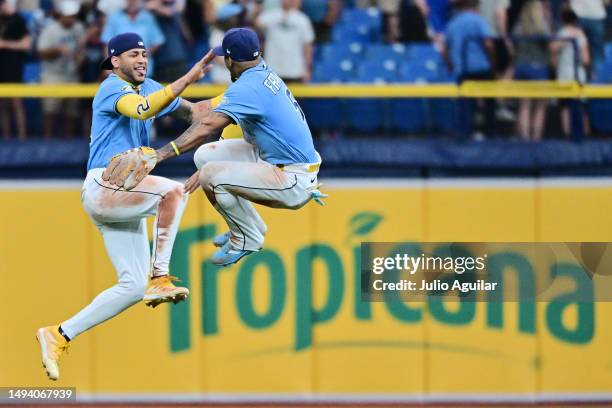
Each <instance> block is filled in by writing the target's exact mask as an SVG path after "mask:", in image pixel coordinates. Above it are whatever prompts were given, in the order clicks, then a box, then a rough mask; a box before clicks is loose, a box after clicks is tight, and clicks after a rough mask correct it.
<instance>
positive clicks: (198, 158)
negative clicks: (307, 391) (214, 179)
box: [193, 142, 217, 170]
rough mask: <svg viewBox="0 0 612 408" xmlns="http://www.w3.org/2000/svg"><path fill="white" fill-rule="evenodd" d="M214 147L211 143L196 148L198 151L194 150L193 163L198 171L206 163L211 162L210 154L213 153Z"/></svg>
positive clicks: (214, 143) (214, 144)
mask: <svg viewBox="0 0 612 408" xmlns="http://www.w3.org/2000/svg"><path fill="white" fill-rule="evenodd" d="M216 147H217V146H216V142H213V143H207V144H205V145H202V146H200V147H199V148H198V150H196V152H195V154H194V155H193V162H194V163H195V165H196V167H197V168H198V170H199V169H201V168H202V167H203V166H204V165H205V164H206V163H208V162H210V161H211V159H212V157H211V152H212V151H214V150H215V148H216Z"/></svg>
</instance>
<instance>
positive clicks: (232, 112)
mask: <svg viewBox="0 0 612 408" xmlns="http://www.w3.org/2000/svg"><path fill="white" fill-rule="evenodd" d="M213 52H214V54H215V55H218V56H223V57H224V58H225V65H226V67H227V69H228V70H229V71H230V73H231V77H232V81H233V83H232V84H231V85H230V87H229V88H228V89H227V91H226V92H225V93H224V94H223V95H221V96H220V97H217V98H214V99H213V100H211V101H210V105H211V107H212V108H213V109H212V111H211V112H210V114H208V115H207V116H206V117H204V118H203V119H202V120H200V121H198V122H197V123H194V124H193V125H191V127H189V129H187V131H185V132H184V133H183V134H182V135H181V136H179V137H178V138H177V139H176V140H174V141H172V142H170V143H169V144H168V145H166V146H164V147H162V148H161V149H159V150H157V151H155V153H154V154H152V159H151V162H150V165H149V167H151V166H152V165H154V164H156V163H159V162H161V161H163V160H166V159H168V158H170V157H174V156H178V155H179V154H181V153H183V152H186V151H188V150H192V149H195V148H197V147H200V146H201V147H200V148H199V149H198V150H197V151H196V153H195V156H194V160H195V163H196V167H197V168H198V171H197V172H196V173H195V174H194V175H193V176H191V177H190V178H189V180H187V183H186V184H185V189H186V191H188V192H193V191H195V190H196V189H197V188H198V187H199V186H201V187H202V188H203V190H204V192H205V194H206V197H208V200H209V201H210V202H211V204H212V205H213V206H214V207H215V209H216V210H217V211H218V212H219V213H220V214H221V215H222V216H223V218H224V219H225V221H226V223H227V225H228V227H229V232H227V233H225V234H222V235H220V236H218V237H216V238H215V239H214V241H213V243H214V244H215V245H216V246H219V247H220V248H219V249H218V250H217V251H216V252H215V253H214V255H213V256H212V258H211V261H212V262H213V263H214V264H217V265H229V264H232V263H235V262H238V261H239V260H240V259H241V258H242V257H244V256H246V255H249V254H251V253H253V252H255V251H259V250H260V249H261V248H262V246H263V242H264V235H265V233H266V229H267V227H266V224H265V223H264V222H263V220H262V219H261V217H260V216H259V214H258V213H257V211H255V208H254V207H253V205H252V204H251V202H254V203H257V204H262V205H265V206H268V207H274V208H287V209H298V208H300V207H302V206H303V205H305V204H306V203H307V202H308V201H309V200H310V199H315V200H316V201H317V202H319V203H322V202H321V198H323V197H326V196H325V195H324V194H322V193H321V192H320V191H319V190H318V189H317V188H318V184H317V174H318V172H319V167H320V165H321V157H320V156H319V154H318V153H317V151H316V150H315V148H314V146H313V141H312V136H311V134H310V130H309V128H308V124H307V123H306V118H305V116H304V113H303V112H302V110H301V108H300V106H299V105H298V103H297V102H296V101H295V99H294V98H293V95H292V94H291V92H290V91H289V89H287V86H286V85H285V83H284V82H283V81H282V80H281V79H280V78H279V76H278V75H277V74H276V73H274V72H273V71H272V70H270V68H269V67H268V66H267V65H266V63H265V61H263V60H262V58H261V55H260V54H261V52H260V47H259V40H258V38H257V35H256V34H255V32H254V31H252V30H250V29H247V28H236V29H232V30H229V31H228V32H227V33H226V34H225V36H224V38H223V42H222V45H221V46H220V47H217V48H215V49H214V50H213ZM231 124H238V125H240V127H241V128H242V131H243V134H244V139H229V140H220V141H217V142H210V141H211V140H212V139H213V138H214V137H215V135H217V134H219V133H220V132H221V131H222V130H223V129H224V128H225V127H227V126H229V125H231ZM207 142H210V143H207ZM136 155H137V154H136V153H134V152H126V153H125V154H124V155H122V156H118V157H116V158H115V159H114V160H113V161H112V162H111V164H110V165H109V168H112V169H113V174H115V173H116V172H119V173H121V174H123V175H122V176H121V177H117V178H116V180H115V182H116V184H115V185H117V186H126V188H131V187H132V186H133V185H136V184H137V182H138V179H140V178H141V177H142V176H140V175H139V174H140V173H146V172H147V171H149V170H148V168H147V169H145V170H144V172H143V170H142V167H143V166H141V165H138V164H134V162H135V159H134V157H135V156H136ZM124 180H127V181H124Z"/></svg>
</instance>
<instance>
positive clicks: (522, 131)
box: [514, 0, 552, 141]
mask: <svg viewBox="0 0 612 408" xmlns="http://www.w3.org/2000/svg"><path fill="white" fill-rule="evenodd" d="M551 31H552V30H551V27H550V23H549V21H548V19H547V17H546V13H545V10H544V5H543V3H542V1H541V0H530V1H529V2H528V3H527V4H526V5H525V6H524V7H523V10H522V11H521V15H520V17H519V19H518V22H517V24H516V26H515V28H514V35H515V36H517V37H519V38H518V42H517V44H516V68H515V71H514V78H515V79H517V80H522V81H544V80H549V79H550V75H549V67H548V39H547V38H546V37H548V36H550V34H551ZM538 38H539V39H538ZM547 104H548V101H547V100H545V99H527V98H526V99H522V100H521V102H520V105H519V117H518V121H517V130H518V133H519V135H520V136H521V138H522V139H523V140H533V141H539V140H541V139H542V133H543V130H544V123H545V122H546V106H547Z"/></svg>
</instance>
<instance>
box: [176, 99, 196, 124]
mask: <svg viewBox="0 0 612 408" xmlns="http://www.w3.org/2000/svg"><path fill="white" fill-rule="evenodd" d="M194 106H195V104H193V103H191V102H188V101H186V100H183V101H182V102H181V104H180V106H179V107H178V108H177V109H176V110H175V111H174V112H172V113H171V114H170V115H171V116H172V117H173V118H176V119H180V120H184V121H185V122H187V123H193V117H194V115H193V107H194Z"/></svg>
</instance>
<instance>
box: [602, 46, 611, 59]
mask: <svg viewBox="0 0 612 408" xmlns="http://www.w3.org/2000/svg"><path fill="white" fill-rule="evenodd" d="M604 55H605V56H606V61H612V42H609V43H607V44H606V48H605V54H604Z"/></svg>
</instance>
